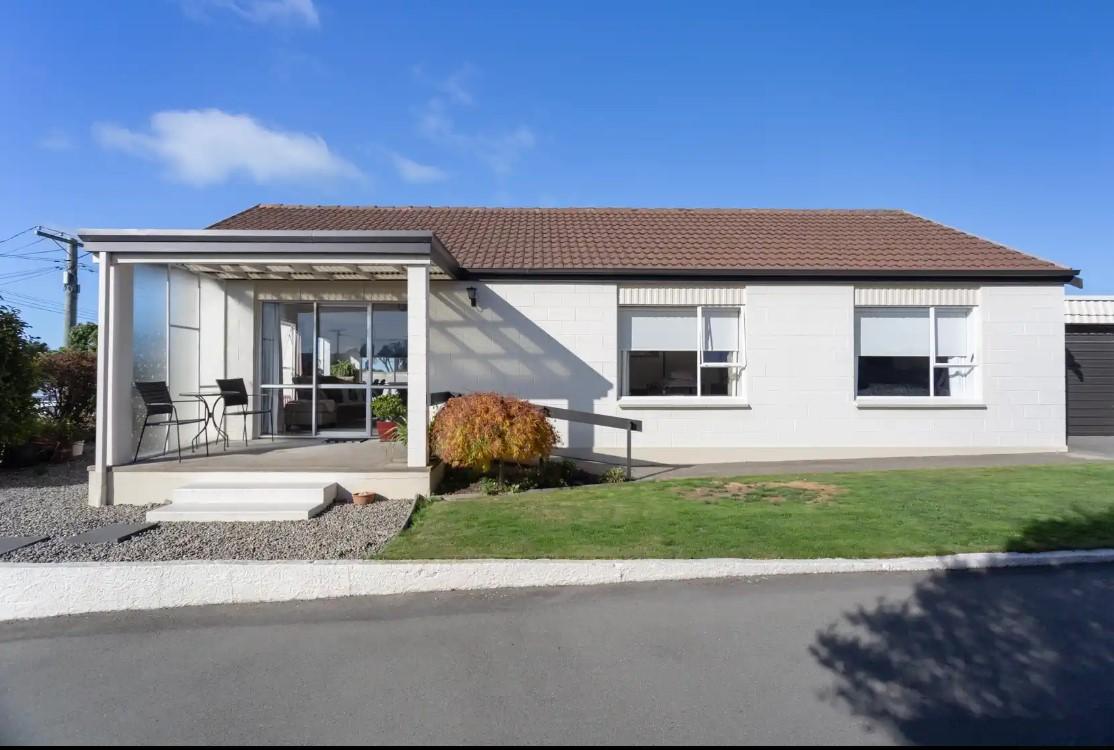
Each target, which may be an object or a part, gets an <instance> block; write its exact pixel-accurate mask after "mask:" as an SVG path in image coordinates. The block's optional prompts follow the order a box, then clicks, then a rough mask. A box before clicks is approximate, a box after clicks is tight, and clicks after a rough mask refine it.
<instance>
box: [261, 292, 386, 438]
mask: <svg viewBox="0 0 1114 750" xmlns="http://www.w3.org/2000/svg"><path fill="white" fill-rule="evenodd" d="M406 340H407V339H406V306H405V305H398V304H378V303H376V304H368V303H332V302H296V303H288V302H264V303H263V315H262V326H261V342H260V348H259V351H260V382H261V384H262V386H261V387H262V389H263V391H264V393H268V394H270V395H271V396H272V398H271V408H272V410H273V415H274V420H273V423H274V425H275V432H276V433H277V434H283V435H295V436H302V437H323V438H362V437H369V436H371V435H372V434H373V431H374V425H375V415H374V414H373V410H372V408H371V401H372V399H373V398H374V397H375V396H376V395H378V394H379V393H382V392H384V391H393V392H396V393H401V394H403V396H404V397H405V395H406V392H407V391H406V371H407V361H406V355H407V345H406Z"/></svg>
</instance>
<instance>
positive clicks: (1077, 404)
mask: <svg viewBox="0 0 1114 750" xmlns="http://www.w3.org/2000/svg"><path fill="white" fill-rule="evenodd" d="M1067 346H1068V352H1067V368H1068V435H1114V326H1100V325H1086V326H1084V325H1069V326H1068V327H1067Z"/></svg>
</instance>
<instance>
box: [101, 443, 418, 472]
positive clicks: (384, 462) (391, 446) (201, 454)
mask: <svg viewBox="0 0 1114 750" xmlns="http://www.w3.org/2000/svg"><path fill="white" fill-rule="evenodd" d="M324 470H334V471H410V469H409V467H407V465H406V447H405V446H404V445H402V444H401V443H383V442H380V441H378V440H374V439H371V440H362V441H356V440H352V441H343V442H324V441H320V440H309V439H300V438H284V439H283V438H280V439H276V440H275V441H274V442H272V441H271V440H269V439H262V440H252V441H250V442H249V443H248V445H247V446H246V447H245V446H244V444H243V443H242V442H239V443H237V442H232V443H229V446H228V450H225V448H224V445H223V443H221V444H216V443H211V444H210V445H209V455H208V456H206V455H205V449H204V448H203V447H202V448H199V449H197V450H196V451H194V452H193V453H189V452H186V451H184V450H183V452H182V460H181V462H179V461H178V454H177V452H175V451H172V452H170V453H167V454H166V455H165V456H159V457H157V458H151V459H141V460H140V461H139V462H138V463H134V464H126V465H124V466H117V467H115V468H114V469H113V471H115V472H149V471H157V472H174V471H189V472H193V471H266V472H271V471H324Z"/></svg>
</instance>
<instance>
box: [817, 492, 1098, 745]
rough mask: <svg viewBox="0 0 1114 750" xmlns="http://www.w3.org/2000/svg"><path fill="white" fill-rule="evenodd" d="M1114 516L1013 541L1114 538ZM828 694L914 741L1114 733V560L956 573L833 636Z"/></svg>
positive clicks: (821, 658) (1041, 544)
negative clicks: (1090, 563)
mask: <svg viewBox="0 0 1114 750" xmlns="http://www.w3.org/2000/svg"><path fill="white" fill-rule="evenodd" d="M1112 532H1114V512H1106V513H1098V514H1084V513H1076V514H1073V515H1072V516H1069V517H1066V518H1060V519H1053V520H1043V521H1038V522H1035V523H1033V524H1032V525H1030V526H1029V527H1028V528H1026V529H1025V530H1023V531H1022V532H1021V533H1020V534H1019V535H1018V537H1017V538H1016V539H1014V540H1011V542H1010V543H1009V544H1008V549H1011V550H1016V551H1034V550H1043V549H1064V548H1073V547H1084V546H1089V547H1104V546H1114V545H1111V543H1110V542H1111V538H1112V537H1114V534H1112ZM810 652H811V653H812V655H813V656H814V657H815V658H816V660H817V661H818V662H819V663H820V664H821V665H822V666H823V667H825V668H826V669H828V670H830V671H831V672H832V674H833V676H834V683H833V685H832V686H831V687H830V688H829V689H827V690H826V691H825V693H824V695H823V697H825V698H826V699H828V700H830V701H831V702H833V703H835V704H837V705H842V706H844V707H846V708H848V709H849V710H850V711H851V712H852V713H854V714H855V715H857V716H860V717H862V718H864V719H866V720H868V721H869V722H870V723H871V724H873V725H875V726H878V727H881V728H884V729H885V730H887V731H888V732H889V733H890V734H892V735H893V736H894V738H895V739H896V740H898V741H900V742H908V743H914V744H953V743H968V744H1007V745H1015V744H1023V745H1033V744H1088V745H1104V744H1110V743H1112V742H1114V715H1112V708H1114V566H1110V565H1080V566H1071V567H1063V568H1056V569H1048V568H1044V569H1029V570H999V571H982V572H976V571H948V572H941V573H937V574H934V575H931V576H930V577H928V578H927V579H926V580H924V581H922V582H920V583H919V584H918V585H917V586H916V588H915V591H914V593H913V595H912V596H911V597H909V598H908V599H906V600H901V601H888V600H885V599H882V600H879V601H878V603H877V604H876V605H874V606H873V607H869V608H858V609H856V610H854V611H851V612H847V613H845V614H844V615H843V616H842V617H841V618H840V619H839V620H838V621H836V622H834V623H832V624H831V625H829V626H828V627H827V628H825V629H824V630H822V631H820V632H819V633H818V634H817V636H816V640H815V642H814V643H813V644H812V646H811V647H810Z"/></svg>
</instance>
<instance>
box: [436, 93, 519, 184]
mask: <svg viewBox="0 0 1114 750" xmlns="http://www.w3.org/2000/svg"><path fill="white" fill-rule="evenodd" d="M418 131H419V132H420V133H421V134H422V135H424V136H425V137H426V138H428V139H429V140H431V141H433V142H434V143H437V144H439V145H442V146H448V147H450V148H454V149H456V150H458V151H462V152H465V153H468V154H470V155H472V156H474V157H476V158H478V159H480V160H481V161H482V162H484V163H485V164H487V166H488V167H489V168H490V169H491V171H493V172H494V173H495V174H497V175H500V176H503V175H507V174H509V173H510V172H511V171H512V169H513V168H514V166H515V164H516V163H517V162H518V160H519V159H520V158H521V157H522V155H523V154H524V153H526V152H527V151H529V150H530V149H532V148H533V147H534V145H535V144H536V143H537V138H536V137H535V136H534V131H533V130H531V129H530V128H529V127H527V126H525V125H518V126H517V127H514V128H511V129H509V130H501V131H498V132H467V131H463V130H461V129H460V128H458V127H457V126H456V123H455V122H454V120H453V118H452V117H451V116H450V114H449V109H448V107H447V106H446V105H445V103H444V102H443V101H442V100H441V99H439V98H433V99H431V100H430V101H429V102H428V103H427V104H426V107H425V110H424V111H423V112H422V115H421V117H420V118H419V120H418Z"/></svg>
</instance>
